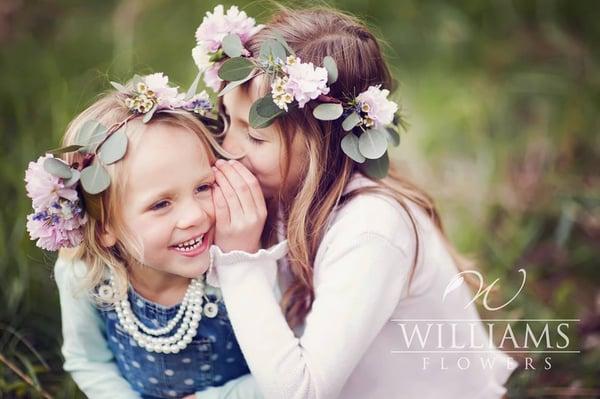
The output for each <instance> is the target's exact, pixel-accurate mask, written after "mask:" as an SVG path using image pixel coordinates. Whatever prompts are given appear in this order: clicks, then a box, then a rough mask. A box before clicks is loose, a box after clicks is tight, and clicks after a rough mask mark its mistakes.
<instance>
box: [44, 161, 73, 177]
mask: <svg viewBox="0 0 600 399" xmlns="http://www.w3.org/2000/svg"><path fill="white" fill-rule="evenodd" d="M44 169H45V170H46V172H48V173H50V174H51V175H53V176H56V177H60V178H61V179H70V178H71V176H72V173H71V168H70V167H69V165H67V164H66V163H65V162H64V161H62V160H60V159H58V158H47V159H46V160H45V161H44Z"/></svg>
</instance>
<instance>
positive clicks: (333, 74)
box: [323, 56, 338, 85]
mask: <svg viewBox="0 0 600 399" xmlns="http://www.w3.org/2000/svg"><path fill="white" fill-rule="evenodd" d="M323 66H324V67H325V69H327V84H328V85H330V84H332V83H335V81H336V80H337V78H338V68H337V64H336V63H335V60H334V59H333V58H332V57H330V56H326V57H325V58H323Z"/></svg>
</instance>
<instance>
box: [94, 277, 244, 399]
mask: <svg viewBox="0 0 600 399" xmlns="http://www.w3.org/2000/svg"><path fill="white" fill-rule="evenodd" d="M210 288H212V287H209V286H206V291H207V296H208V298H209V299H210V300H211V302H214V301H215V300H216V299H217V294H218V290H216V289H213V292H212V293H211V291H210ZM128 297H129V303H130V304H131V310H132V312H133V313H134V314H135V316H136V317H137V318H138V319H139V320H140V321H141V322H142V323H144V324H145V325H147V326H148V327H152V328H157V327H159V326H164V325H166V324H167V323H168V321H169V320H170V319H172V318H173V317H175V314H176V313H177V310H178V309H179V305H175V306H172V307H164V306H161V305H159V304H156V303H154V302H151V301H149V300H147V299H145V298H143V297H142V296H140V295H139V294H138V293H137V292H135V291H134V290H133V288H131V287H130V288H129V293H128ZM218 306H219V312H218V314H217V316H215V317H214V318H212V319H211V318H208V317H206V316H205V315H204V313H203V314H202V319H201V320H200V324H199V326H198V333H197V334H196V336H195V337H194V339H193V340H192V342H191V343H190V344H189V345H188V346H187V347H186V348H185V349H184V350H182V351H180V352H179V353H177V354H173V353H170V354H165V353H154V352H152V353H151V352H148V351H146V350H145V349H143V348H140V347H139V346H138V345H137V344H136V342H135V341H134V340H133V338H132V337H131V336H130V335H129V334H128V333H127V332H126V331H125V329H124V328H123V327H122V326H121V325H120V324H119V320H118V318H117V313H116V312H115V310H114V309H98V311H99V313H100V316H101V318H102V320H103V321H104V324H105V327H106V339H107V342H108V346H109V348H110V350H111V352H112V353H113V354H114V356H115V361H116V363H117V366H118V368H119V371H120V372H121V375H122V376H123V377H124V378H125V379H126V380H127V381H128V382H129V384H130V385H131V386H132V388H133V389H134V390H135V391H137V392H139V393H140V395H141V396H142V398H146V399H155V398H172V397H176V398H181V397H183V396H186V395H189V394H192V393H194V392H198V391H202V390H204V389H206V388H208V387H212V386H221V385H223V384H225V383H226V382H228V381H230V380H232V379H235V378H237V377H240V376H242V375H244V374H248V373H249V372H250V371H249V370H248V366H247V364H246V361H245V360H244V356H243V355H242V352H241V350H240V347H239V345H238V343H237V341H236V339H235V336H234V334H233V329H232V327H231V324H230V322H229V319H228V317H227V311H226V309H225V305H224V304H223V302H222V301H221V302H220V303H219V304H218ZM179 323H181V321H180V322H179ZM178 327H179V324H178V325H177V326H176V327H175V328H174V329H173V330H172V333H173V334H174V333H175V331H176V330H177V328H178Z"/></svg>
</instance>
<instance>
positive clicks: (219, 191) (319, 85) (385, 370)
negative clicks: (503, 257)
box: [199, 8, 515, 399]
mask: <svg viewBox="0 0 600 399" xmlns="http://www.w3.org/2000/svg"><path fill="white" fill-rule="evenodd" d="M273 41H275V42H279V43H280V44H282V46H284V47H286V53H285V54H286V55H288V54H290V55H288V57H287V60H283V59H282V57H274V55H275V53H276V52H277V50H276V49H275V50H273V49H274V48H276V47H277V45H276V44H272V45H271V44H269V45H271V46H272V48H271V50H272V53H271V55H270V56H267V57H263V53H265V51H264V49H263V48H264V46H265V43H267V42H268V43H274V42H273ZM244 49H245V50H247V51H248V52H249V53H250V54H252V55H253V56H254V57H256V56H257V54H259V53H260V54H261V57H263V58H261V60H259V61H256V62H254V64H253V65H255V66H257V67H262V66H264V65H267V64H268V65H267V66H266V67H265V70H266V71H271V72H272V71H280V74H279V75H276V76H275V75H274V76H273V78H274V79H267V78H266V76H267V75H265V74H262V75H253V76H255V77H252V76H250V79H248V80H246V81H245V82H243V81H241V80H240V81H238V82H234V84H233V85H231V83H230V85H229V88H226V90H223V92H225V93H224V95H223V97H222V98H223V101H222V109H223V111H224V113H225V115H226V118H227V120H228V122H229V123H228V128H227V129H226V132H225V136H224V142H223V147H224V148H225V149H226V150H227V151H228V152H230V153H233V154H237V155H239V156H240V159H239V162H241V164H243V166H245V167H246V168H247V169H248V170H249V171H250V172H252V174H254V176H256V179H257V180H258V183H259V184H260V187H261V189H262V192H263V193H264V195H265V197H266V200H267V203H268V215H269V217H268V218H267V219H266V224H265V228H264V231H263V233H262V239H263V246H265V247H266V246H268V245H271V244H273V243H275V242H276V241H278V240H283V239H284V238H285V239H286V240H287V245H288V250H289V253H288V257H287V259H286V260H285V261H283V262H280V264H279V265H278V267H277V268H275V267H273V268H265V267H264V263H259V260H260V258H261V254H260V253H257V254H247V253H243V252H241V251H230V252H225V253H224V252H223V251H226V248H229V249H235V248H236V245H235V244H231V245H227V244H225V243H226V242H227V239H226V238H224V240H223V241H220V242H223V243H224V244H223V245H222V246H221V251H219V249H217V248H215V249H214V252H213V253H214V255H215V256H216V259H218V260H219V261H218V262H217V263H216V264H218V266H216V267H215V270H214V272H215V275H217V276H218V284H219V285H220V287H221V290H222V293H223V298H224V301H225V303H226V306H227V308H228V312H229V316H230V319H231V322H232V325H233V327H234V330H235V333H236V337H237V338H238V341H239V343H240V347H241V348H242V351H243V353H244V356H245V358H246V360H247V362H248V365H249V367H250V370H251V372H252V374H253V376H254V378H255V379H256V382H257V384H258V387H259V389H260V391H261V392H262V393H263V394H264V395H265V396H266V397H267V398H286V399H289V398H303V399H305V398H338V397H340V398H397V397H407V398H413V397H419V398H438V397H446V398H454V397H463V396H464V395H465V394H466V395H467V396H468V397H473V398H498V397H501V396H502V395H503V393H504V392H505V389H504V387H503V385H504V383H505V381H506V379H507V378H508V376H509V375H510V373H511V372H512V370H513V369H514V367H515V365H514V363H513V361H512V359H510V358H509V357H508V356H506V355H504V354H503V353H502V352H500V351H498V350H497V349H496V348H495V347H494V345H493V343H491V342H489V339H488V336H487V334H486V332H485V331H484V329H483V325H482V323H481V321H480V319H479V316H478V314H477V310H476V308H475V306H474V305H473V304H472V301H471V299H472V295H471V293H470V292H469V290H468V288H467V287H466V286H465V285H462V286H459V287H458V288H456V289H454V290H452V291H453V292H450V293H449V294H448V295H443V294H444V289H445V288H446V287H447V285H448V283H449V282H450V281H451V280H452V279H453V277H454V276H456V275H457V273H459V271H460V270H462V269H463V268H464V267H465V266H466V265H467V262H466V261H465V259H464V258H462V257H461V256H459V254H458V253H457V251H456V250H455V249H454V248H453V246H452V245H451V244H450V243H449V241H448V239H447V238H446V235H445V233H444V230H443V227H442V223H441V220H440V217H439V215H438V212H437V210H436V208H435V206H434V204H433V201H432V199H431V198H430V196H428V195H427V194H426V193H425V192H423V191H422V190H421V189H419V188H418V187H417V186H416V185H415V184H413V183H411V182H410V181H409V180H408V179H406V178H405V177H404V176H402V175H401V174H399V173H397V172H395V170H394V169H393V166H392V165H389V166H388V163H387V153H384V154H379V155H378V156H377V154H373V151H375V150H374V148H375V147H376V146H375V144H373V143H371V144H369V143H367V144H364V145H359V147H352V145H354V144H352V143H349V141H351V140H354V139H353V138H351V137H350V138H347V136H348V135H349V134H353V133H352V130H353V129H354V128H353V126H354V127H361V129H362V130H363V133H362V134H369V133H368V132H369V130H368V128H370V127H371V126H373V124H376V123H377V118H376V117H377V116H379V117H381V116H382V115H383V114H384V113H385V108H386V107H388V108H390V107H392V105H390V102H389V101H388V102H386V101H387V100H385V99H383V100H382V98H383V97H387V94H388V91H387V90H392V89H393V88H394V85H393V82H392V79H391V75H390V72H389V69H388V67H387V65H386V63H385V61H384V59H383V55H382V51H381V48H380V46H379V44H378V42H377V40H376V39H375V37H374V36H373V34H372V33H371V32H370V31H369V30H368V29H367V28H366V27H365V26H364V25H363V24H362V23H360V22H359V21H358V20H356V19H355V18H353V17H351V16H348V15H346V14H343V13H341V12H338V11H335V10H332V9H329V8H316V9H310V10H287V9H282V10H280V11H279V12H277V13H276V14H275V16H274V17H273V18H272V19H271V21H270V22H269V23H267V24H266V25H265V27H264V28H262V30H260V31H259V32H258V33H257V34H256V35H254V36H253V37H252V38H250V39H249V40H245V41H244ZM232 52H233V51H232ZM328 57H329V58H332V59H333V62H334V63H335V68H332V67H331V64H332V61H331V60H327V59H328ZM277 58H278V59H277ZM234 62H238V64H237V65H238V68H241V67H243V66H244V65H246V64H244V61H243V60H242V61H239V60H238V61H234ZM261 62H262V63H261ZM227 63H228V61H225V62H224V63H223V66H222V70H221V71H219V77H221V78H226V77H227V76H228V75H227V73H225V72H223V71H225V70H226V69H227V67H226V66H225V65H227ZM269 63H270V64H269ZM327 64H329V67H328V68H320V67H317V66H320V65H324V66H325V67H327ZM229 65H230V66H231V65H232V63H230V64H229ZM269 68H270V69H269ZM324 69H327V71H326V72H323V70H324ZM281 71H283V72H281ZM298 71H300V72H299V73H300V74H302V73H303V74H304V75H300V76H299V77H298V76H295V75H294V74H295V73H296V72H298ZM332 71H335V72H333V73H332ZM332 75H333V76H332ZM323 76H325V77H323ZM332 77H333V78H332ZM225 80H229V79H225ZM231 80H235V79H231ZM292 81H293V82H294V83H293V85H292V84H291V83H290V82H292ZM236 86H237V87H236ZM221 88H223V85H222V86H221ZM298 93H300V94H298ZM358 93H361V94H360V95H359V96H358V97H357V98H358V99H360V98H361V96H363V99H364V98H366V96H368V95H371V96H372V98H371V99H373V98H375V97H377V96H379V97H378V98H379V102H377V101H374V102H370V103H369V101H367V100H365V101H364V102H358V101H354V102H351V104H352V106H353V107H356V106H357V104H358V106H359V108H353V109H357V111H355V112H358V113H361V115H363V117H364V118H362V119H361V120H359V121H355V122H356V123H355V124H354V125H352V124H350V126H348V125H347V124H348V123H349V122H347V121H346V120H344V123H340V122H339V121H340V120H336V115H337V117H339V116H340V115H338V114H336V115H333V116H331V115H330V114H327V112H321V111H323V110H324V109H325V108H327V109H328V110H329V111H331V110H335V109H336V105H333V104H338V103H339V101H338V102H337V103H336V101H337V100H336V99H341V98H348V97H349V96H350V97H353V98H354V96H356V95H357V94H358ZM369 93H370V94H369ZM375 100H377V98H375ZM384 100H385V101H384ZM265 101H267V102H268V101H270V102H269V103H268V104H266V103H265ZM319 102H321V103H323V102H325V103H327V104H329V105H327V106H326V107H321V104H318V103H319ZM365 103H366V104H367V106H365ZM257 104H258V105H257ZM265 104H266V105H265ZM273 104H274V106H273ZM269 107H270V108H269ZM275 107H277V108H275ZM288 107H289V109H288ZM377 107H379V108H378V109H379V111H378V112H379V114H378V115H377V113H375V112H373V115H375V116H374V118H371V119H369V118H368V116H370V115H371V111H373V110H374V108H377ZM317 108H320V109H317ZM269 109H271V110H274V111H273V112H272V113H271V114H269V111H268V110H269ZM346 111H347V109H346V108H345V109H344V115H345V117H347V118H350V116H349V115H348V114H347V113H346ZM388 111H389V110H388ZM393 111H394V112H395V109H394V110H393ZM340 112H341V111H340ZM350 112H352V109H351V110H350ZM392 113H393V112H392ZM365 115H367V116H365ZM273 116H277V117H273ZM261 118H262V119H261ZM269 118H271V119H269ZM381 119H385V118H383V117H382V118H381ZM388 119H389V118H388ZM271 123H272V124H271ZM388 123H389V121H388ZM354 130H356V129H354ZM348 131H350V133H348ZM390 134H391V133H390ZM372 140H373V141H376V138H375V137H372ZM390 140H391V141H393V135H392V136H391V138H390ZM379 147H380V146H379ZM386 147H387V145H386ZM352 148H355V149H356V148H358V149H359V150H360V151H363V152H364V153H365V154H366V155H369V156H367V157H366V158H369V159H367V160H365V158H364V157H362V158H361V156H360V155H364V154H361V153H360V151H358V152H357V151H355V150H353V149H352ZM371 150H373V151H371ZM375 152H377V151H375ZM373 160H375V161H377V162H375V161H373ZM373 165H375V166H376V168H375V169H377V168H379V169H382V168H383V169H385V170H384V171H385V172H388V173H387V177H385V178H383V179H376V178H373V177H371V176H373V175H376V174H377V173H376V172H377V170H376V171H375V173H374V172H373V171H374V168H373ZM239 170H240V167H239V163H237V162H234V163H233V164H232V163H231V162H225V161H217V163H216V168H215V176H216V181H217V183H218V188H216V189H215V190H214V193H213V195H214V200H215V205H216V218H217V234H219V233H218V232H219V230H222V231H224V232H231V231H237V232H239V231H244V230H245V229H247V231H248V235H247V237H248V238H250V237H252V236H253V235H255V234H258V233H257V230H260V229H257V228H256V226H262V223H263V222H265V216H266V215H263V214H258V213H256V212H252V211H251V209H252V208H253V206H252V205H251V204H252V203H253V201H254V202H256V201H259V200H257V199H256V198H252V197H251V196H249V195H248V194H247V193H244V192H238V191H236V190H235V189H233V186H234V185H238V186H239V184H238V183H237V182H238V181H240V180H243V176H242V175H240V173H239ZM379 172H381V170H379ZM226 235H227V234H224V236H226ZM283 243H284V242H283ZM283 243H281V244H280V245H283ZM213 248H214V247H213ZM224 248H225V249H224ZM446 291H448V289H446ZM453 320H454V321H457V322H456V323H450V321H453ZM449 324H453V326H451V327H449ZM469 348H470V349H469ZM474 348H485V351H483V352H485V353H484V354H483V355H481V353H480V352H482V351H481V350H480V351H479V352H473V350H474ZM444 351H445V352H444ZM467 364H468V367H466V365H467ZM486 365H488V366H487V367H486ZM238 387H240V389H242V388H241V385H238ZM213 389H214V388H213ZM228 389H230V391H228V392H233V391H235V389H233V388H231V387H230V388H228ZM231 389H233V390H231ZM240 392H241V391H240ZM199 397H202V396H199ZM241 397H243V395H242V396H241Z"/></svg>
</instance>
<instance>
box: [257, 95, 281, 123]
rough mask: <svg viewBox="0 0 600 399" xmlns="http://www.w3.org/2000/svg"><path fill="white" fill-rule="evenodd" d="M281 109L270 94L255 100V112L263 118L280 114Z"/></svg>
mask: <svg viewBox="0 0 600 399" xmlns="http://www.w3.org/2000/svg"><path fill="white" fill-rule="evenodd" d="M281 112H282V109H281V108H279V107H278V106H277V104H275V102H274V101H273V97H271V95H270V94H268V95H266V96H264V97H262V98H260V99H259V100H258V101H256V113H257V114H258V115H259V116H262V117H263V118H270V117H272V116H273V115H277V114H280V113H281Z"/></svg>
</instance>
